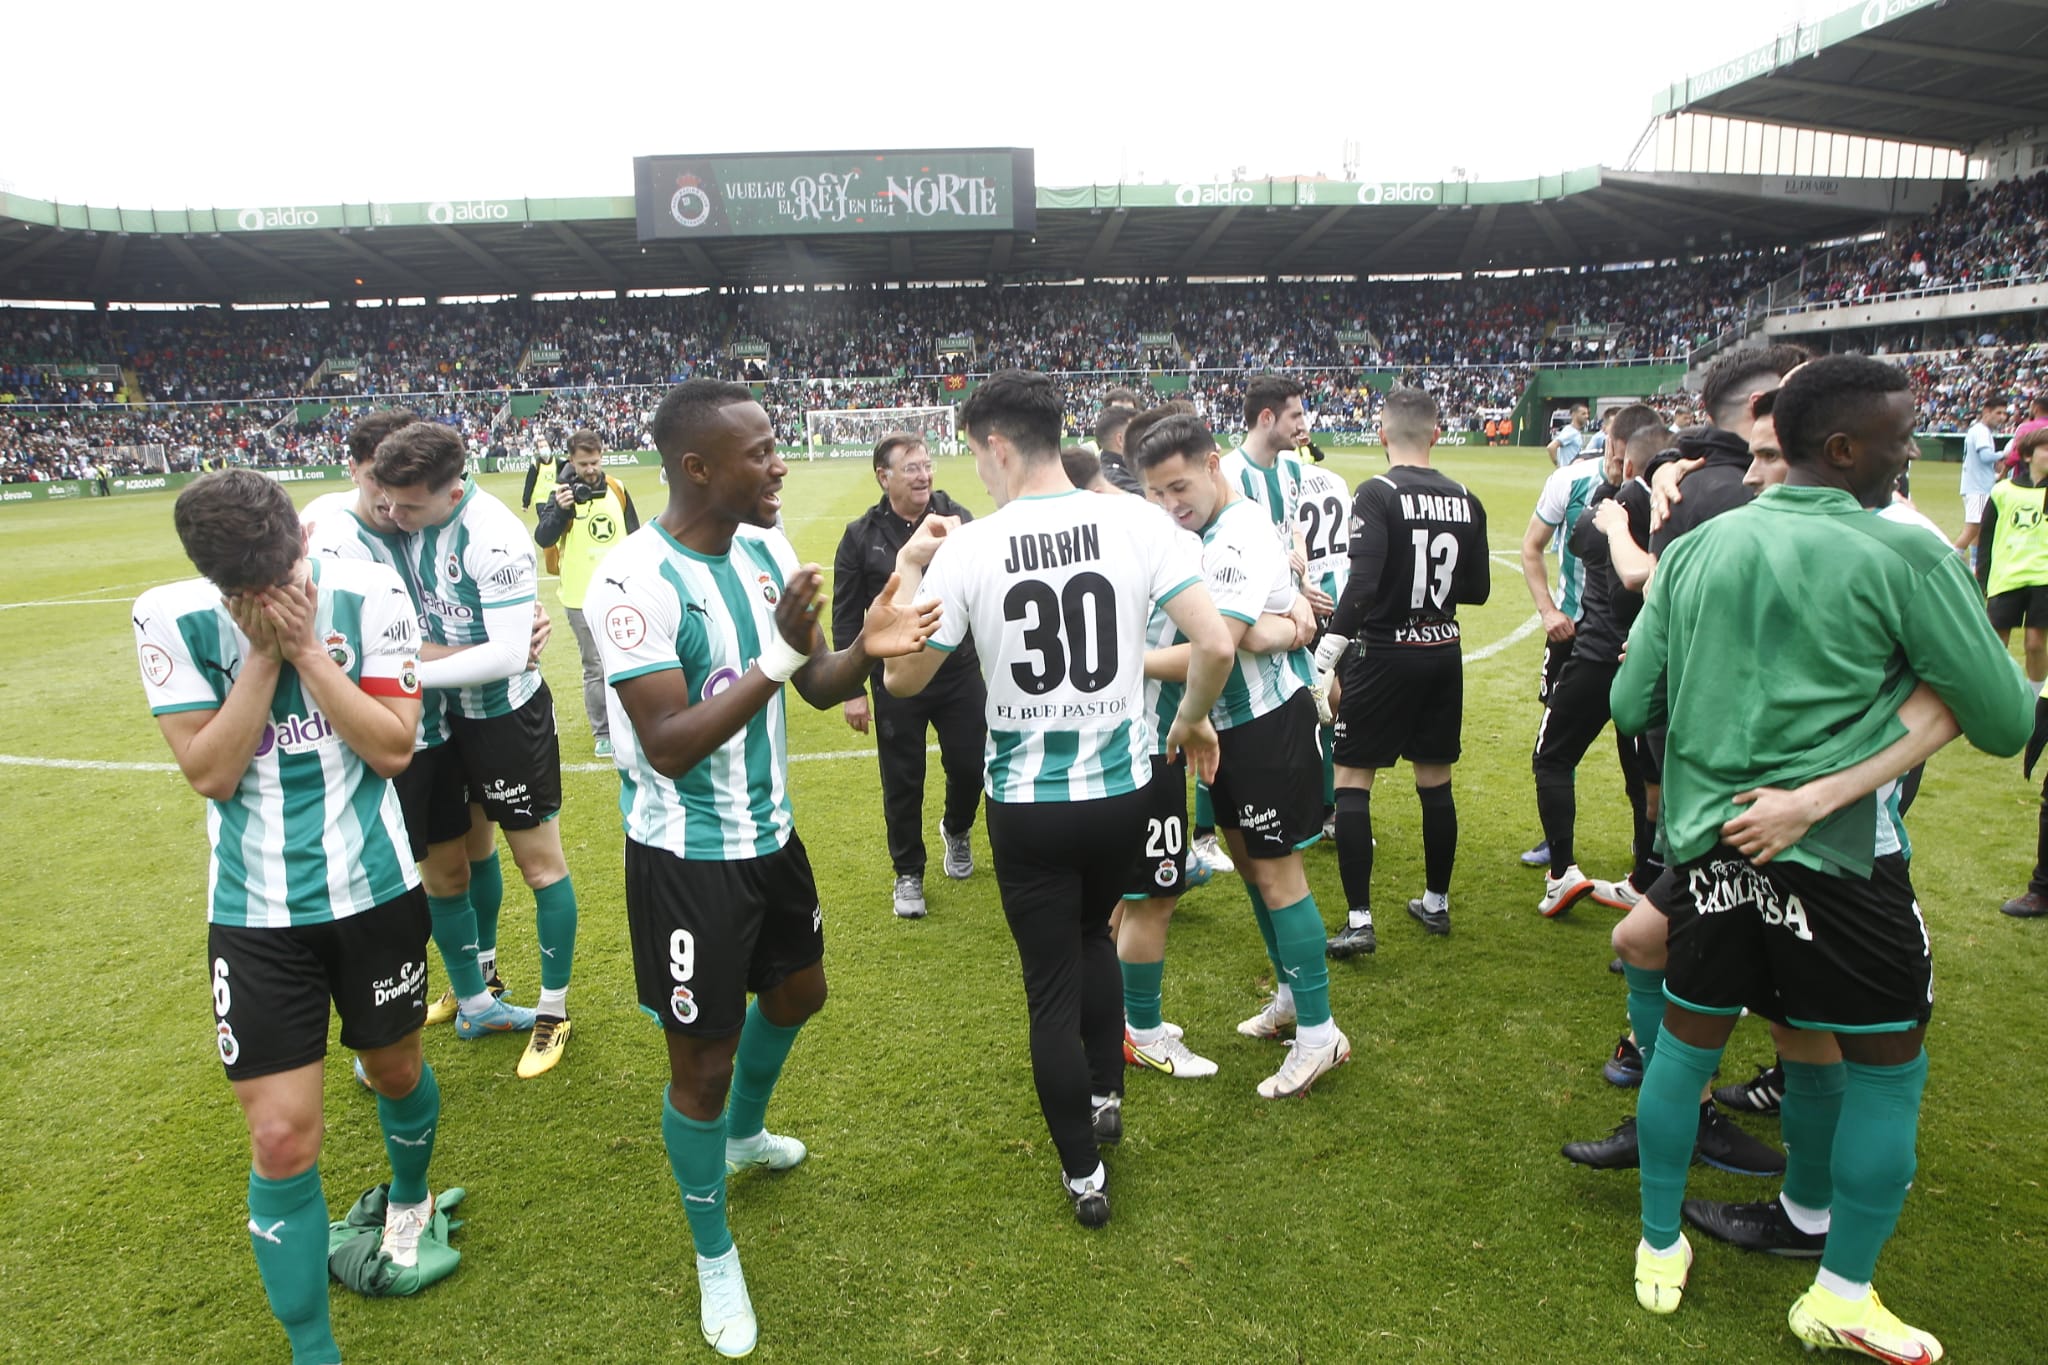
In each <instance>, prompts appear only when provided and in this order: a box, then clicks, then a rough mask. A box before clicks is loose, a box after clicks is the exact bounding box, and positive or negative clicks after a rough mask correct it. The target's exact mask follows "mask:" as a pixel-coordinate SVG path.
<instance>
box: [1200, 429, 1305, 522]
mask: <svg viewBox="0 0 2048 1365" xmlns="http://www.w3.org/2000/svg"><path fill="white" fill-rule="evenodd" d="M1220 468H1221V469H1222V471H1223V478H1224V481H1225V482H1226V483H1228V484H1229V485H1230V486H1231V487H1232V488H1234V489H1236V490H1237V491H1238V492H1239V493H1242V494H1243V495H1244V496H1245V497H1247V498H1250V499H1251V500H1252V501H1253V502H1255V503H1257V504H1258V505H1259V507H1260V508H1261V509H1263V510H1264V512H1265V514H1266V519H1267V520H1268V521H1270V522H1271V523H1272V524H1273V527H1274V529H1275V530H1276V531H1278V532H1279V535H1280V539H1281V542H1282V543H1283V544H1284V543H1286V542H1287V538H1288V535H1289V533H1290V532H1291V531H1292V530H1293V527H1294V523H1295V519H1296V517H1297V516H1299V514H1300V510H1301V479H1302V463H1301V458H1300V457H1299V456H1297V455H1296V454H1295V453H1294V452H1293V451H1291V450H1283V451H1281V452H1280V453H1279V454H1278V455H1276V456H1275V457H1274V458H1273V467H1272V468H1271V469H1268V468H1266V467H1265V466H1264V465H1261V464H1260V463H1259V462H1258V461H1256V460H1254V459H1253V458H1252V457H1251V456H1250V455H1249V454H1248V453H1246V451H1245V448H1244V447H1243V446H1233V447H1232V448H1231V450H1230V453H1229V454H1227V455H1225V456H1224V457H1223V461H1222V464H1221V466H1220Z"/></svg>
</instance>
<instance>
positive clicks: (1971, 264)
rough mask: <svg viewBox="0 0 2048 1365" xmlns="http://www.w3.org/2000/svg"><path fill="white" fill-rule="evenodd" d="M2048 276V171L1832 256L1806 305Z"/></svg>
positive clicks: (1819, 265) (1816, 276) (1806, 287)
mask: <svg viewBox="0 0 2048 1365" xmlns="http://www.w3.org/2000/svg"><path fill="white" fill-rule="evenodd" d="M2044 271H2048V171H2037V172H2035V173H2034V175H2033V176H2031V177H2030V178H2028V179H2025V180H2006V181H2001V182H1999V183H1998V184H1996V185H1993V186H1991V187H1990V188H1989V189H1987V190H1985V191H1984V192H1983V193H1982V194H1979V195H1977V196H1976V197H1975V198H1973V199H1970V200H1967V201H1961V200H1959V201H1957V202H1955V203H1953V204H1948V205H1944V206H1943V207H1942V208H1941V209H1938V210H1937V211H1935V212H1934V213H1931V214H1929V215H1928V216H1927V217H1925V218H1919V219H1915V220H1914V221H1913V222H1911V223H1909V224H1907V225H1906V226H1905V227H1904V228H1901V229H1899V230H1897V231H1894V232H1892V233H1890V234H1889V235H1888V236H1886V237H1885V238H1884V239H1883V240H1880V241H1873V242H1868V243H1864V244H1861V245H1858V246H1854V247H1845V248H1840V249H1837V250H1835V251H1833V252H1830V253H1827V254H1826V255H1825V256H1824V257H1823V258H1821V259H1820V260H1819V261H1817V262H1816V263H1815V269H1814V270H1813V272H1812V278H1810V279H1807V280H1805V281H1803V282H1802V284H1801V288H1800V290H1799V297H1801V298H1803V299H1804V300H1805V301H1806V302H1807V303H1814V304H1822V303H1863V302H1868V301H1870V300H1872V299H1875V298H1878V297H1881V296H1883V295H1886V294H1899V293H1909V292H1912V291H1914V290H1920V289H1938V288H1944V287H1947V286H1955V285H1961V286H1971V285H1977V286H1982V285H1996V284H2002V283H2005V282H2007V281H2011V280H2018V279H2026V278H2030V277H2038V276H2039V275H2041V274H2042V273H2043V272H2044Z"/></svg>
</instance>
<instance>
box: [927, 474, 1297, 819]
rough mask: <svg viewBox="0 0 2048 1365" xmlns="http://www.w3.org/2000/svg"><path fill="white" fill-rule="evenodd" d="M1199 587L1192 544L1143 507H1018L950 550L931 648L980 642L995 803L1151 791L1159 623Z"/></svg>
mask: <svg viewBox="0 0 2048 1365" xmlns="http://www.w3.org/2000/svg"><path fill="white" fill-rule="evenodd" d="M1271 538H1272V537H1271V535H1270V533H1269V534H1268V536H1267V539H1268V540H1271ZM1200 578H1201V574H1200V569H1199V566H1198V564H1197V563H1196V559H1195V542H1194V541H1193V539H1192V538H1190V537H1189V536H1188V535H1187V534H1186V533H1185V532H1183V531H1181V530H1179V529H1178V528H1176V527H1175V526H1174V524H1173V523H1172V522H1171V521H1170V520H1168V519H1167V518H1166V517H1164V516H1161V515H1160V512H1159V509H1158V508H1157V507H1153V506H1151V505H1149V504H1147V503H1144V502H1142V501H1140V500H1139V499H1137V498H1131V497H1104V496H1102V495H1100V494H1096V493H1083V492H1080V491H1078V490H1075V491H1070V492H1066V493H1053V494H1047V495H1045V496H1039V497H1025V498H1014V499H1012V500H1011V501H1010V502H1009V503H1007V504H1005V505H1004V506H1003V507H1002V508H1000V509H998V510H997V511H996V512H994V513H993V514H991V515H989V516H986V517H983V518H981V519H980V520H979V521H973V522H969V523H968V524H966V525H965V526H962V527H960V528H958V529H957V530H955V531H953V532H952V533H951V534H949V535H948V536H947V537H946V540H945V543H944V544H943V545H941V546H940V547H939V552H938V553H937V554H936V555H934V556H933V557H932V563H931V568H930V569H929V571H928V572H927V573H926V574H925V577H924V586H923V590H922V592H921V594H920V596H921V597H922V598H923V599H925V600H930V599H932V598H937V599H938V600H939V601H940V602H941V603H943V604H944V607H945V613H944V615H943V616H941V617H940V619H939V629H938V633H937V634H936V635H934V636H933V637H932V639H931V641H930V646H931V647H932V648H934V649H940V650H952V649H957V648H958V647H959V645H960V642H961V641H962V640H964V639H966V638H967V636H968V635H969V634H970V633H971V634H972V635H973V636H974V647H975V653H976V655H977V656H978V657H979V658H980V660H981V673H982V677H983V678H984V679H985V680H986V681H987V683H988V704H987V716H988V741H987V746H986V758H987V769H986V774H985V777H984V785H985V789H986V790H987V792H988V795H989V799H991V800H994V801H1007V802H1016V803H1031V802H1040V801H1091V800H1095V799H1097V798H1099V797H1105V796H1121V795H1123V794H1124V793H1126V792H1133V791H1136V790H1138V789H1139V788H1140V787H1143V786H1144V785H1145V784H1146V783H1147V782H1149V781H1151V778H1152V743H1153V740H1152V736H1151V735H1150V734H1149V733H1147V731H1148V729H1152V728H1156V727H1153V726H1152V725H1151V722H1150V719H1149V717H1148V714H1147V712H1146V702H1147V690H1146V686H1145V642H1146V622H1147V620H1148V618H1149V617H1150V616H1151V614H1152V608H1153V604H1154V603H1161V604H1163V603H1166V602H1168V601H1171V600H1172V599H1173V597H1174V595H1175V594H1176V593H1179V592H1180V591H1181V590H1182V589H1184V588H1186V587H1188V586H1189V585H1191V584H1193V583H1196V582H1198V581H1200Z"/></svg>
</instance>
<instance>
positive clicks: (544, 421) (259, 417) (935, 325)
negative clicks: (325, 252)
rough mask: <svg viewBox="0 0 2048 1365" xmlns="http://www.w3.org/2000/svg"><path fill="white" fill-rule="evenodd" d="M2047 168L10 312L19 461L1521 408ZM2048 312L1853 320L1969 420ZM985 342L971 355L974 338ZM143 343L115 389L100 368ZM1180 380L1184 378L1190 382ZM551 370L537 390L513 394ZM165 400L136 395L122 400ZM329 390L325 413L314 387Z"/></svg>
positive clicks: (9, 369) (2033, 185)
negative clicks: (859, 415)
mask: <svg viewBox="0 0 2048 1365" xmlns="http://www.w3.org/2000/svg"><path fill="white" fill-rule="evenodd" d="M2044 224H2048V173H2036V174H2035V175H2033V176H2032V177H2031V178H2027V179H2015V180H2008V181H2004V182H2000V183H1998V184H1994V185H1992V186H1990V187H1988V188H1986V189H1984V190H1983V191H1981V192H1980V193H1978V194H1976V195H1974V196H1971V197H1963V196H1956V197H1954V198H1953V199H1952V200H1951V201H1950V202H1949V203H1947V204H1945V205H1943V206H1942V207H1941V208H1939V209H1938V210H1936V211H1935V212H1934V213H1932V214H1930V215H1927V216H1925V217H1922V218H1918V219H1914V220H1911V221H1908V222H1906V223H1905V224H1904V225H1902V226H1896V227H1893V228H1892V229H1891V230H1889V231H1887V232H1885V233H1883V234H1882V235H1877V234H1872V235H1869V236H1867V237H1865V238H1862V239H1857V240H1854V241H1851V242H1847V243H1834V244H1819V245H1816V246H1814V247H1810V248H1807V249H1805V250H1772V251H1741V252H1731V253H1728V254H1724V255H1709V256H1702V257H1699V258H1696V259H1692V260H1689V261H1685V262H1680V263H1671V262H1666V263H1663V264H1653V265H1639V266H1632V267H1631V266H1615V267H1608V268H1602V269H1577V270H1554V271H1542V272H1528V273H1523V274H1514V275H1467V276H1463V277H1453V278H1425V279H1369V280H1361V281H1315V280H1303V281H1261V282H1235V283H1183V284H1166V283H1092V284H1045V285H1020V286H1012V287H1006V288H1000V289H996V288H988V287H984V286H959V287H931V288H908V289H876V288H866V287H853V288H846V289H834V290H794V289H791V290H784V291H773V292H758V291H757V292H719V291H702V292H697V293H689V294H681V295H672V296H664V297H651V298H626V299H618V298H612V299H581V300H558V301H530V300H520V299H503V300H499V301H496V302H473V303H446V304H435V305H430V306H418V307H348V306H343V307H337V308H317V307H315V308H268V309H256V310H246V311H239V310H238V311H228V310H221V309H212V308H197V309H174V310H161V309H158V310H131V309H111V310H105V311H83V310H80V311H69V310H58V309H36V308H9V309H5V310H0V407H4V408H6V415H5V416H4V417H0V479H6V480H20V479H24V478H29V477H38V476H40V477H56V476H57V474H56V471H60V470H72V469H76V468H77V467H79V463H80V461H82V460H84V459H86V458H88V457H89V456H90V454H91V452H94V451H102V452H104V451H106V450H108V449H124V448H131V447H138V446H152V445H155V446H162V447H164V448H165V449H166V451H167V452H168V454H167V460H168V465H169V467H170V468H172V469H177V468H180V467H190V466H191V465H193V464H194V463H196V461H197V460H198V459H199V458H200V457H201V456H202V454H204V453H206V452H213V453H216V454H219V455H223V456H225V457H227V458H230V459H235V460H249V461H262V462H266V463H276V464H291V463H304V462H317V461H321V460H327V459H331V458H333V457H334V455H335V452H336V451H337V450H338V449H339V436H338V433H339V430H340V428H341V426H342V425H343V424H344V423H345V421H346V420H347V416H348V413H349V411H350V409H349V408H348V407H343V408H338V409H332V410H330V409H328V408H326V407H325V406H324V405H323V404H321V403H319V402H317V401H315V400H329V399H342V400H364V399H369V400H379V401H386V402H389V401H396V400H398V399H399V398H401V397H402V398H404V400H405V401H407V402H408V403H410V404H411V405H413V406H416V407H422V408H425V409H429V410H436V411H437V412H439V413H440V415H442V416H444V417H445V419H446V420H449V421H451V422H454V423H455V424H457V425H458V426H460V427H461V428H462V429H463V430H464V432H465V434H466V435H467V436H468V437H469V438H470V440H471V441H472V442H473V443H474V444H475V445H476V447H477V448H478V449H480V450H481V449H483V448H486V447H490V446H492V445H494V444H505V445H506V446H507V448H508V449H511V450H514V451H517V450H520V449H523V448H524V446H525V445H526V444H528V443H530V442H532V441H534V440H537V439H545V438H546V437H547V434H548V433H549V432H566V431H567V430H569V429H571V428H573V427H575V426H590V427H592V428H594V429H596V430H598V431H600V432H602V433H603V434H604V435H605V437H606V439H607V440H608V441H610V442H612V443H614V444H615V445H618V446H632V445H639V444H642V443H644V434H645V433H644V418H645V412H646V410H647V409H648V408H649V406H650V404H649V402H648V401H647V398H646V396H645V395H644V394H638V393H634V392H632V386H650V385H662V384H666V383H671V382H674V381H675V380H678V379H681V378H684V377H687V376H689V375H692V374H696V373H713V374H720V375H725V376H729V377H732V378H739V379H746V380H750V381H754V382H759V383H762V384H763V385H764V388H763V390H762V394H763V399H764V401H765V402H766V403H767V405H768V407H769V410H770V411H771V413H773V414H774V416H775V420H776V423H777V430H778V433H779V435H780V437H781V439H783V440H785V441H789V442H792V443H794V442H795V441H797V440H799V439H801V437H802V434H803V414H804V412H805V411H806V410H809V409H816V408H826V407H900V406H921V405H931V404H936V403H941V402H944V401H947V400H946V398H945V397H944V393H945V390H944V388H943V386H942V382H941V377H942V376H943V375H946V374H986V373H989V372H991V371H993V370H996V369H1000V368H1004V367H1007V366H1024V367H1029V368H1037V369H1045V370H1051V371H1056V372H1060V373H1061V374H1062V377H1063V382H1064V384H1065V385H1066V388H1067V390H1068V393H1069V399H1070V406H1071V410H1072V411H1074V412H1076V413H1077V414H1080V413H1086V412H1089V411H1092V410H1093V408H1094V407H1095V406H1097V405H1098V404H1099V401H1100V395H1101V393H1102V391H1103V390H1105V389H1107V388H1108V387H1109V386H1111V385H1112V384H1116V383H1124V382H1130V381H1132V380H1133V379H1134V378H1141V377H1142V376H1144V375H1147V374H1169V375H1174V376H1176V377H1178V376H1185V378H1186V389H1187V393H1188V396H1189V397H1190V398H1191V399H1192V400H1193V401H1195V402H1196V403H1197V404H1198V405H1199V406H1201V407H1202V409H1203V410H1204V411H1216V412H1225V411H1228V410H1229V408H1230V406H1231V403H1232V397H1233V395H1234V393H1235V391H1236V389H1237V387H1238V385H1239V384H1240V383H1241V379H1242V375H1243V373H1244V372H1246V371H1249V370H1254V369H1268V368H1277V369H1287V370H1291V371H1298V372H1301V373H1302V377H1303V379H1304V382H1306V383H1307V384H1308V386H1309V390H1310V394H1309V397H1310V404H1311V407H1312V408H1313V409H1314V410H1315V411H1316V412H1317V413H1318V421H1319V422H1321V423H1322V424H1323V425H1324V426H1326V427H1336V428H1339V429H1346V428H1349V429H1359V428H1363V427H1365V426H1366V425H1367V424H1369V422H1370V421H1371V418H1372V407H1373V398H1372V394H1373V386H1372V385H1371V384H1369V383H1368V382H1367V377H1366V372H1368V371H1371V372H1375V373H1377V374H1378V375H1379V376H1380V377H1381V378H1382V382H1381V383H1380V384H1379V387H1380V388H1384V387H1385V382H1384V381H1385V379H1387V378H1390V377H1392V376H1394V375H1398V376H1399V377H1400V378H1401V379H1402V380H1403V381H1404V382H1419V383H1422V384H1424V385H1425V386H1427V387H1429V388H1430V389H1431V390H1432V391H1433V392H1436V393H1437V394H1438V395H1439V397H1440V399H1441V401H1442V402H1443V403H1444V406H1445V410H1446V412H1447V414H1448V421H1449V425H1451V426H1452V427H1453V428H1470V427H1476V426H1477V424H1478V421H1479V416H1480V414H1481V413H1482V412H1491V411H1493V410H1499V409H1507V408H1511V407H1513V406H1514V405H1515V403H1516V402H1517V400H1518V399H1519V397H1520V395H1521V393H1522V391H1523V390H1524V389H1525V388H1526V387H1527V386H1528V383H1529V377H1530V375H1531V374H1532V373H1533V372H1534V370H1535V369H1537V368H1541V367H1549V366H1566V365H1613V364H1622V363H1642V362H1662V363H1667V364H1684V363H1689V362H1692V361H1695V360H1697V359H1699V358H1701V357H1702V356H1703V355H1704V354H1706V353H1707V352H1708V351H1709V350H1711V349H1712V348H1713V346H1715V345H1717V344H1722V343H1725V342H1726V341H1727V340H1728V339H1730V338H1733V337H1734V336H1736V335H1738V334H1740V333H1741V332H1742V330H1743V329H1744V328H1745V327H1746V326H1750V325H1752V324H1753V323H1754V321H1755V320H1756V318H1757V317H1758V316H1759V315H1760V313H1761V311H1764V310H1769V311H1772V312H1774V313H1775V314H1777V315H1781V316H1782V315H1784V314H1786V313H1788V312H1790V313H1791V314H1792V315H1793V316H1794V317H1795V318H1796V317H1797V316H1798V315H1799V314H1800V312H1801V311H1802V310H1806V309H1813V310H1824V309H1828V308H1831V307H1838V306H1841V305H1842V304H1844V303H1846V302H1857V303H1866V302H1871V301H1875V300H1882V299H1888V298H1894V297H1911V296H1912V295H1914V294H1916V293H1920V292H1925V291H1931V290H1953V289H1958V288H1961V289H1972V288H1980V287H1986V286H1990V285H1996V284H2010V283H2013V282H2015V281H2021V280H2027V279H2032V278H2036V277H2038V276H2040V275H2042V274H2043V272H2044V271H2048V242H2044V232H2048V228H2044ZM2044 335H2048V331H2044V326H2043V317H2042V315H2041V314H2039V313H2015V314H2007V315H2004V316H1994V317H1979V316H1972V317H1969V318H1967V319H1948V320H1929V321H1926V322H1921V323H1916V324H1913V325H1908V326H1898V327H1891V328H1886V329H1881V330H1874V331H1865V332H1863V333H1860V334H1857V335H1855V336H1854V337H1853V339H1852V338H1851V337H1846V336H1844V337H1837V338H1834V339H1833V340H1832V341H1831V343H1830V344H1831V345H1833V346H1834V347H1835V348H1836V349H1848V348H1850V346H1851V345H1852V342H1853V345H1854V346H1856V347H1859V348H1864V349H1869V350H1871V351H1873V352H1876V353H1881V354H1888V355H1891V356H1894V357H1896V358H1899V359H1901V360H1902V361H1903V362H1905V363H1906V364H1907V365H1908V368H1909V369H1910V371H1911V372H1912V373H1913V375H1914V378H1915V384H1916V395H1917V398H1918V401H1919V403H1920V408H1921V412H1922V418H1923V429H1924V430H1927V431H1933V432H1941V431H1956V430H1960V429H1961V428H1962V427H1964V426H1966V425H1967V424H1968V421H1969V417H1970V414H1971V413H1973V412H1974V410H1975V406H1976V404H1977V402H1978V401H1980V400H1981V398H1982V397H1983V396H1984V395H1985V394H1987V393H1990V392H2000V393H2006V394H2009V395H2021V396H2025V395H2030V394H2031V393H2032V392H2033V391H2035V388H2036V386H2038V385H2039V384H2040V383H2041V382H2042V378H2043V376H2042V374H2041V369H2042V366H2041V363H2040V358H2039V355H2038V353H2037V343H2039V342H2040V341H2041V340H2042V338H2043V337H2044ZM961 337H966V338H968V340H969V342H970V343H971V350H970V351H967V352H965V353H962V351H961V349H960V342H959V341H958V338H961ZM112 367H118V369H119V372H120V374H121V376H122V379H121V381H120V383H119V384H118V385H116V384H114V383H111V382H108V381H106V380H105V379H103V378H100V377H99V376H103V375H105V374H107V373H109V372H110V370H111V368H112ZM1177 382H1178V381H1177V380H1176V383H1177ZM530 390H550V391H554V392H553V393H552V394H551V396H550V397H549V399H548V401H547V403H546V404H545V405H544V406H542V407H541V409H540V410H539V411H538V412H537V413H534V414H530V415H528V416H524V417H521V418H517V419H514V418H512V417H511V416H510V410H509V405H508V403H507V401H506V400H507V397H508V395H509V394H511V393H514V392H520V391H530ZM124 396H130V397H135V398H139V399H140V400H141V401H140V402H139V403H127V404H123V403H120V402H118V401H115V400H118V399H119V398H121V397H124ZM301 404H304V405H307V406H306V407H305V408H304V409H303V410H301V409H300V408H299V407H298V406H297V405H301Z"/></svg>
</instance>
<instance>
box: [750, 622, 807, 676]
mask: <svg viewBox="0 0 2048 1365" xmlns="http://www.w3.org/2000/svg"><path fill="white" fill-rule="evenodd" d="M810 658H811V656H810V655H808V654H806V653H804V652H803V651H802V650H800V649H798V648H797V647H796V646H795V645H792V644H791V643H790V642H789V641H787V640H785V639H783V638H782V632H781V631H779V630H777V631H771V632H770V633H769V635H768V640H767V643H766V644H765V645H763V646H762V648H761V657H760V658H758V659H756V660H754V665H755V666H756V667H757V668H759V669H760V670H761V671H762V672H763V673H765V674H767V675H768V678H769V680H770V681H771V682H779V683H786V682H788V681H789V680H790V678H791V677H792V676H794V675H795V673H796V671H797V670H798V669H799V668H802V667H803V666H804V665H805V664H806V663H808V662H810Z"/></svg>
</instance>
